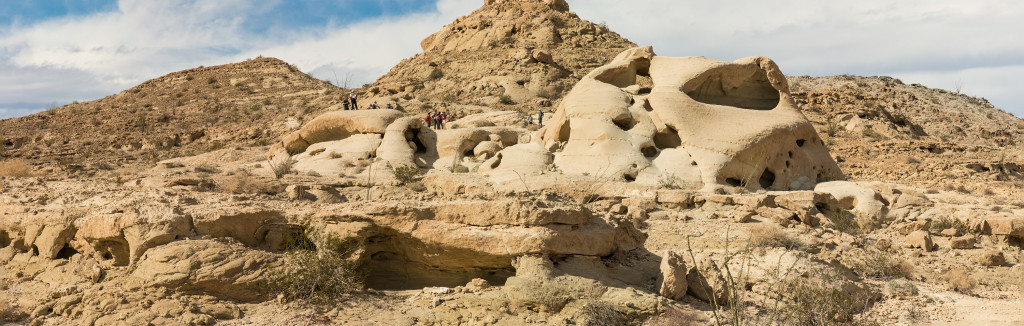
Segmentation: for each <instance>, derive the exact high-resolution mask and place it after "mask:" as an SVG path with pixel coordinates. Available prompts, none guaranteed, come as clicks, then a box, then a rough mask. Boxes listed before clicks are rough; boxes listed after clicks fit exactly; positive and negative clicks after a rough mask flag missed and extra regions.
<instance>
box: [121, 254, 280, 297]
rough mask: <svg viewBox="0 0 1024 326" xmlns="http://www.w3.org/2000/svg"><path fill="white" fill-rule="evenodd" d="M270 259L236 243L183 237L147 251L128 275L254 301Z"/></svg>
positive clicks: (151, 283) (180, 288) (143, 281)
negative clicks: (180, 239) (183, 238)
mask: <svg viewBox="0 0 1024 326" xmlns="http://www.w3.org/2000/svg"><path fill="white" fill-rule="evenodd" d="M273 261H274V257H273V254H270V253H267V252H263V251H259V250H248V249H246V248H244V247H242V246H239V245H232V244H226V243H222V242H218V241H212V240H184V241H176V242H173V243H170V244H167V245H164V246H160V247H157V248H153V249H152V250H149V251H147V252H146V254H145V255H143V257H142V258H141V259H140V260H139V262H138V264H137V265H136V268H135V270H134V271H133V272H132V274H131V276H132V278H133V279H134V282H135V283H137V284H140V285H145V286H161V287H166V288H170V289H172V290H176V291H195V292H200V293H207V294H211V295H215V296H221V297H228V298H232V299H235V300H241V301H255V300H259V299H261V298H262V294H261V293H260V290H259V289H260V287H259V286H258V285H259V284H258V282H259V281H260V279H261V277H262V276H263V275H264V274H265V273H266V270H267V269H266V266H267V265H268V264H270V263H271V262H273Z"/></svg>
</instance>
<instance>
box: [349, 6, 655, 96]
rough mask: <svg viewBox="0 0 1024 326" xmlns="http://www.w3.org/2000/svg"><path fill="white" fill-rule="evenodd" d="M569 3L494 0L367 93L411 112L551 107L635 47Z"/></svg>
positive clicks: (431, 40)
mask: <svg viewBox="0 0 1024 326" xmlns="http://www.w3.org/2000/svg"><path fill="white" fill-rule="evenodd" d="M568 9H569V7H568V5H567V4H565V1H563V0H557V1H544V2H541V1H519V0H513V1H487V3H486V4H485V5H484V6H483V7H481V8H480V9H477V10H476V11H474V12H473V13H471V14H469V15H467V16H464V17H460V18H459V19H456V20H455V21H454V22H452V23H451V24H449V25H448V26H445V27H443V28H442V29H441V30H440V31H438V32H437V33H434V34H433V35H430V36H429V37H427V38H426V39H424V40H423V42H422V43H421V47H422V48H423V52H422V53H419V54H417V55H416V56H414V57H412V58H409V59H405V60H403V61H402V62H399V63H398V64H397V65H395V67H394V68H392V69H391V71H390V72H388V73H387V74H385V75H384V76H382V77H380V78H379V79H377V81H376V82H374V83H373V84H372V85H370V86H369V87H368V88H366V89H365V91H367V92H368V95H369V97H372V98H373V99H372V101H377V102H379V103H380V105H384V103H390V102H398V103H399V105H400V106H401V107H403V108H405V109H406V111H407V112H424V111H430V110H435V109H436V110H448V111H453V112H455V113H456V114H458V115H465V114H472V113H479V112H483V111H488V110H519V111H521V112H536V110H537V109H541V108H543V109H549V107H551V106H552V104H553V103H554V102H557V101H558V99H560V98H562V97H563V96H564V95H565V94H566V93H567V92H568V91H569V89H570V88H572V86H573V85H575V84H576V82H578V81H579V80H580V78H582V77H583V76H584V75H586V74H587V73H589V72H590V71H591V70H593V69H594V68H596V67H599V66H601V65H603V64H605V63H607V62H608V61H609V60H611V59H612V58H613V57H615V55H616V54H618V53H619V52H622V51H623V50H625V49H627V48H631V47H634V46H636V44H633V43H632V42H630V41H629V40H627V39H625V38H624V37H622V36H620V35H619V34H617V33H615V32H612V31H610V30H608V28H607V27H605V26H601V25H598V24H595V23H592V22H589V21H586V20H583V19H581V18H580V17H579V16H577V15H576V14H575V13H573V12H571V11H569V10H568ZM364 103H365V104H369V101H367V102H364ZM365 104H364V105H365Z"/></svg>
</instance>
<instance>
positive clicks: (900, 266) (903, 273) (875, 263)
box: [855, 249, 914, 279]
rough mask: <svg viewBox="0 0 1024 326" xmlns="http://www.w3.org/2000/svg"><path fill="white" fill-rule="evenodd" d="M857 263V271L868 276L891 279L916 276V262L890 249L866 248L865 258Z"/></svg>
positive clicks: (863, 275)
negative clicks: (907, 259) (912, 262)
mask: <svg viewBox="0 0 1024 326" xmlns="http://www.w3.org/2000/svg"><path fill="white" fill-rule="evenodd" d="M857 265H858V266H857V268H856V269H855V271H857V273H858V274H860V275H861V276H862V277H866V278H875V279H891V278H897V277H904V278H910V277H912V276H914V264H911V263H910V262H908V261H906V260H905V259H903V258H902V257H899V256H898V255H897V254H895V253H893V252H890V251H884V250H874V249H871V250H865V251H864V259H863V260H862V261H859V262H858V263H857Z"/></svg>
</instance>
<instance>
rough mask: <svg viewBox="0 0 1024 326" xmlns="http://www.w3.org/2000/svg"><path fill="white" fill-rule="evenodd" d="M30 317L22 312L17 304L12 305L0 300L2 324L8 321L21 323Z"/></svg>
mask: <svg viewBox="0 0 1024 326" xmlns="http://www.w3.org/2000/svg"><path fill="white" fill-rule="evenodd" d="M25 317H28V316H27V314H25V312H24V311H21V310H20V309H19V308H18V306H17V305H16V304H12V303H11V302H10V301H7V300H6V299H3V300H0V323H3V322H7V321H20V320H24V319H25Z"/></svg>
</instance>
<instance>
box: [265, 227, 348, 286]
mask: <svg viewBox="0 0 1024 326" xmlns="http://www.w3.org/2000/svg"><path fill="white" fill-rule="evenodd" d="M360 245H361V244H360V242H359V241H358V240H357V239H355V238H347V239H340V238H338V237H336V236H334V235H332V234H329V233H326V232H325V231H323V230H320V229H316V228H314V227H311V226H306V227H304V228H302V229H300V230H296V231H294V232H293V233H292V234H291V235H290V236H289V237H288V241H287V243H286V249H287V250H288V252H287V254H285V257H284V262H283V263H282V264H281V265H280V266H277V267H275V268H273V269H271V270H270V271H269V273H268V276H267V277H266V278H265V279H264V280H263V285H264V288H265V289H266V290H267V291H268V292H269V294H270V295H271V296H275V295H282V296H283V297H284V298H285V299H286V300H289V301H291V300H301V301H305V302H309V303H313V304H319V305H325V306H326V305H336V304H337V303H339V302H342V301H344V300H345V299H347V298H349V297H350V296H351V295H352V294H354V293H356V292H360V291H362V290H363V288H364V287H365V285H364V280H365V275H364V274H365V273H364V271H363V266H362V264H361V263H360V262H359V260H358V259H355V257H354V256H355V254H356V252H357V251H358V249H359V248H360Z"/></svg>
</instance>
